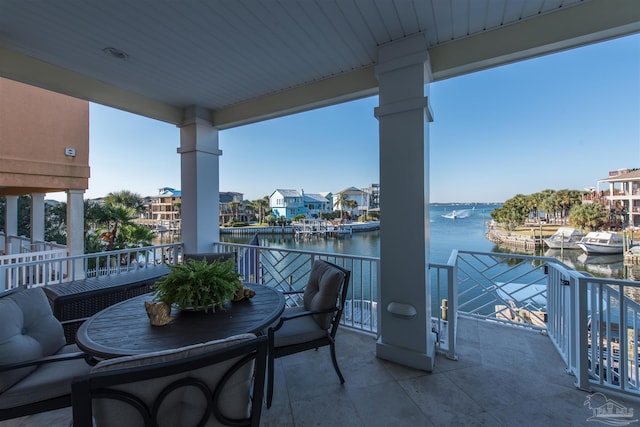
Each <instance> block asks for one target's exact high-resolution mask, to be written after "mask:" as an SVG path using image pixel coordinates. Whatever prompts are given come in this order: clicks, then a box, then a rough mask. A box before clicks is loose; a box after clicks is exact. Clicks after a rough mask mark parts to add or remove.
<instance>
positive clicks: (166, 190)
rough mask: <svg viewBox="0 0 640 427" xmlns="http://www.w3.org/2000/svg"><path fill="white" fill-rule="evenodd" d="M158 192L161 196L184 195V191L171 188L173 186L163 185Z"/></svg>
mask: <svg viewBox="0 0 640 427" xmlns="http://www.w3.org/2000/svg"><path fill="white" fill-rule="evenodd" d="M158 193H159V195H160V196H165V197H166V196H172V197H181V195H182V191H180V190H176V189H175V188H171V187H163V188H161V189H159V190H158Z"/></svg>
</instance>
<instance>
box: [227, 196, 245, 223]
mask: <svg viewBox="0 0 640 427" xmlns="http://www.w3.org/2000/svg"><path fill="white" fill-rule="evenodd" d="M228 205H229V209H231V212H232V213H233V219H234V220H236V221H238V209H240V206H242V203H240V202H238V201H237V200H233V201H231V202H229V203H228Z"/></svg>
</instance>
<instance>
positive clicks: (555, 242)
mask: <svg viewBox="0 0 640 427" xmlns="http://www.w3.org/2000/svg"><path fill="white" fill-rule="evenodd" d="M583 237H584V233H583V232H582V231H580V230H577V229H575V228H573V227H560V228H558V230H557V231H556V232H555V233H553V234H552V235H551V236H549V237H547V238H545V239H542V240H543V241H544V243H545V244H546V245H547V246H548V247H549V249H580V248H579V247H578V242H579V241H580V239H582V238H583Z"/></svg>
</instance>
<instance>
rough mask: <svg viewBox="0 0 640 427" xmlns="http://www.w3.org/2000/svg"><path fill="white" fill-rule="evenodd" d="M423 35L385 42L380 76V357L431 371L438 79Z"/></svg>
mask: <svg viewBox="0 0 640 427" xmlns="http://www.w3.org/2000/svg"><path fill="white" fill-rule="evenodd" d="M428 61H429V57H428V53H427V44H426V41H425V39H424V36H422V35H416V36H413V37H409V38H406V39H402V40H399V41H397V42H392V43H389V44H387V45H383V46H381V47H380V48H379V50H378V65H377V66H376V76H377V78H378V82H379V89H380V90H379V99H380V106H379V107H377V108H376V109H375V115H376V117H377V118H378V121H379V133H380V188H381V189H382V191H381V192H380V210H381V212H382V215H381V225H380V270H381V271H380V279H381V280H380V283H381V290H380V299H379V301H380V304H381V321H380V322H379V323H378V327H379V332H380V338H379V339H378V342H377V345H376V352H377V356H378V357H380V358H382V359H386V360H390V361H393V362H396V363H400V364H403V365H406V366H410V367H413V368H418V369H424V370H427V371H431V370H432V369H433V366H434V362H435V337H434V334H432V332H431V291H430V285H429V274H428V263H429V146H428V124H426V122H427V121H431V114H430V112H429V106H428V100H427V98H426V97H425V96H424V94H425V84H426V83H428V82H429V80H430V77H429V75H430V66H429V63H428Z"/></svg>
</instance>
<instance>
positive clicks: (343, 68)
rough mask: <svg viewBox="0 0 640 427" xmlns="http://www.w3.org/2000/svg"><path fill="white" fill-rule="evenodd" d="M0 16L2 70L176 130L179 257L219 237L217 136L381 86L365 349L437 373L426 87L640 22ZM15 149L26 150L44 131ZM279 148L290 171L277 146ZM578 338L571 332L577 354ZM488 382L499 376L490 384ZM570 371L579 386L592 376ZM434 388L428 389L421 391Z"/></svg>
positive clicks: (333, 10) (180, 13)
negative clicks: (374, 277)
mask: <svg viewBox="0 0 640 427" xmlns="http://www.w3.org/2000/svg"><path fill="white" fill-rule="evenodd" d="M445 3H446V7H444V6H443V5H445ZM477 5H480V6H478V7H476V6H477ZM2 12H3V13H2V14H0V27H1V28H2V29H3V30H2V34H1V35H0V76H2V77H7V78H9V79H12V80H16V81H21V82H24V83H28V84H30V85H33V86H37V87H42V88H47V89H49V90H53V91H55V92H59V93H62V94H66V95H71V96H74V97H77V98H80V99H84V100H89V101H91V102H96V103H100V104H104V105H109V106H111V107H114V108H119V109H122V110H125V111H128V112H131V113H134V114H141V115H144V116H146V117H151V118H154V119H156V120H161V121H163V122H166V123H172V124H175V125H176V126H178V127H179V128H180V140H179V141H176V144H177V145H179V148H178V154H179V156H180V160H181V187H182V220H183V221H182V224H183V233H182V237H183V244H184V250H185V251H186V252H208V251H210V250H211V249H212V246H214V245H215V244H216V243H217V242H219V240H220V232H219V226H218V224H217V221H211V217H212V216H213V217H214V218H215V217H217V216H218V214H219V205H218V200H219V197H218V195H219V178H218V171H219V163H220V162H221V161H224V158H223V157H222V152H221V150H220V149H219V133H220V132H223V131H224V130H225V129H230V128H233V127H237V126H243V125H246V124H250V123H256V122H260V121H264V120H268V119H271V118H276V117H281V116H285V115H289V114H293V113H297V112H303V111H308V110H311V109H314V108H320V107H325V106H329V105H333V104H337V103H341V102H348V101H351V100H355V99H359V98H363V97H367V96H374V95H377V96H378V104H379V105H378V106H377V107H376V108H375V109H374V111H372V114H374V115H375V117H376V119H377V120H378V127H379V141H378V144H379V145H378V147H379V158H380V186H384V188H385V191H384V194H382V195H381V197H380V209H381V210H383V211H384V217H383V222H384V224H382V229H383V230H384V234H382V235H381V241H380V260H379V263H380V268H379V270H378V271H379V272H380V275H379V278H378V279H379V294H378V295H379V307H380V310H379V317H378V319H377V321H378V330H377V333H378V336H377V341H376V343H375V350H374V351H375V354H376V356H377V358H379V359H384V360H387V361H391V362H393V363H394V364H399V365H405V366H408V367H412V368H416V369H419V370H423V371H433V369H434V363H435V347H436V341H437V339H438V338H437V335H436V334H435V333H432V331H431V325H430V323H429V319H430V318H431V315H432V306H431V293H430V290H431V279H430V277H429V274H428V271H427V269H426V268H425V266H427V265H429V261H430V259H429V258H430V257H429V251H428V249H427V248H428V247H429V240H430V235H429V227H428V218H429V215H428V209H429V200H428V195H429V181H430V180H429V156H428V153H429V126H430V125H429V124H430V122H431V121H432V120H433V117H434V114H435V115H437V111H436V112H432V111H431V107H430V102H429V85H430V83H432V82H435V81H442V80H445V79H451V78H456V77H458V76H462V75H465V74H469V73H473V72H476V71H479V70H484V69H487V68H490V67H499V66H502V65H505V64H511V63H513V62H516V61H523V60H527V59H530V58H536V57H539V56H541V55H546V54H552V53H555V52H559V51H564V50H568V49H572V48H576V47H579V46H584V45H587V44H590V43H597V42H600V41H604V40H609V39H611V38H614V37H623V36H626V35H629V34H635V33H638V32H640V8H638V3H637V1H636V0H618V1H615V2H611V1H609V0H588V1H582V0H556V1H550V2H540V1H537V0H523V1H521V2H513V1H509V0H497V1H492V2H487V3H481V2H477V3H476V2H464V1H463V2H453V3H447V2H426V1H422V0H413V1H410V0H409V1H361V0H355V1H353V2H301V1H294V0H283V1H281V2H278V3H271V2H270V3H268V4H267V3H265V2H262V1H259V0H246V1H243V2H224V3H220V4H217V5H216V7H212V6H211V4H209V3H206V2H202V3H195V2H194V3H192V2H189V3H186V4H184V3H177V2H163V3H157V4H154V5H153V7H152V8H150V7H149V5H148V3H146V2H121V1H115V2H109V7H108V8H107V9H105V8H104V2H102V1H98V0H86V1H84V2H82V3H77V2H50V1H46V0H32V1H29V2H17V1H16V2H5V3H3V11H2ZM61 29H64V31H61ZM248 29H251V30H250V31H248ZM442 96H446V94H442ZM535 120H536V118H532V121H535ZM116 125H117V124H116ZM300 143H304V140H301V142H300ZM25 144H26V146H28V147H29V148H30V149H32V150H34V151H35V150H37V147H38V144H39V141H37V140H29V141H25ZM260 148H261V146H260V141H256V149H260ZM262 148H264V147H262ZM400 148H401V149H400ZM491 148H492V147H487V149H491ZM282 158H283V162H282V163H283V165H286V152H285V153H282ZM335 173H340V171H335ZM407 177H410V178H411V179H412V181H411V186H412V191H411V192H410V194H409V196H407V192H406V186H407ZM85 188H86V187H85ZM302 202H303V201H302V200H301V201H300V203H302ZM417 230H420V232H416V231H417ZM580 280H586V279H582V278H581V279H580ZM560 289H567V288H566V287H565V288H560ZM577 289H582V287H578V288H577ZM581 298H582V299H586V296H585V295H582V296H581ZM580 316H582V314H580ZM576 319H577V320H576ZM565 320H567V319H565ZM568 320H569V323H571V322H573V321H574V320H576V321H580V322H581V324H584V323H586V322H583V321H584V320H585V319H584V318H582V317H572V318H570V319H568ZM563 324H566V323H563ZM582 332H584V334H585V335H586V332H585V331H582ZM582 332H581V333H582ZM574 344H575V341H572V342H569V347H570V348H571V349H572V350H573V347H571V346H573V345H574ZM570 356H571V357H573V356H574V353H573V352H571V354H570ZM492 357H493V354H492V353H491V351H489V352H488V353H486V358H489V359H490V358H492ZM482 359H484V355H483V358H481V360H480V361H479V362H485V361H486V359H484V360H482ZM569 363H570V364H573V360H570V361H569ZM518 365H519V366H521V365H520V364H518ZM572 366H573V365H572ZM483 368H484V367H481V368H478V369H483ZM396 372H397V371H396ZM494 372H495V371H494ZM501 372H504V371H501ZM399 375H402V372H399ZM375 376H376V375H369V377H375ZM499 377H500V374H499V372H496V374H495V376H494V379H495V378H499ZM544 378H545V381H543V382H542V383H538V384H536V385H535V386H536V388H538V389H540V390H547V389H549V388H550V387H547V385H548V384H550V383H551V381H552V380H551V379H549V378H547V377H544ZM460 381H461V382H462V383H464V382H465V381H468V378H465V377H464V376H463V377H461V378H460ZM581 381H582V382H581V384H580V387H585V383H584V381H587V380H586V379H585V378H584V377H581ZM386 385H387V384H382V385H380V387H385V386H386ZM484 385H486V384H484ZM499 385H500V386H502V387H506V389H507V390H511V387H514V386H515V384H514V382H513V381H507V382H503V383H500V384H499ZM587 386H588V384H587ZM409 387H411V386H410V385H409ZM309 388H314V387H313V384H311V385H310V387H309ZM399 388H400V387H397V388H394V389H395V390H398V389H399ZM440 390H441V388H440V387H439V386H438V385H437V384H434V385H433V387H432V388H431V389H430V390H427V391H426V392H427V393H433V394H438V393H439V392H440ZM387 394H391V393H387ZM463 394H464V393H462V392H460V391H459V390H458V393H456V396H460V395H463ZM452 395H453V394H452ZM332 396H334V397H335V394H332ZM360 396H362V399H363V400H366V399H367V395H366V394H360ZM334 402H335V399H333V400H332V403H334ZM325 403H326V401H325ZM367 403H369V404H370V402H367ZM395 403H397V404H398V407H401V408H404V407H402V406H401V402H398V401H395ZM527 403H531V402H530V401H528V402H527ZM381 406H382V405H381ZM385 406H386V405H385ZM530 406H532V405H530ZM313 409H315V410H316V411H315V412H314V413H315V414H318V411H317V406H316V407H314V408H313ZM552 409H555V408H552ZM398 412H401V411H398ZM434 412H437V408H435V410H434ZM554 412H558V413H559V412H560V411H554ZM485 413H486V411H485ZM527 415H528V413H526V414H525V416H527ZM516 416H518V417H520V416H522V413H519V414H516ZM317 417H318V418H320V417H322V419H323V420H324V419H326V418H325V415H324V414H321V415H317ZM513 419H515V418H511V419H510V420H511V421H513ZM527 419H528V418H527ZM316 421H317V419H316ZM376 421H377V420H376ZM506 422H507V421H505V425H506ZM310 423H311V422H310ZM316 423H317V422H316ZM485 424H489V422H486V423H485ZM547 424H549V425H550V424H553V423H552V422H549V423H547Z"/></svg>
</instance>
